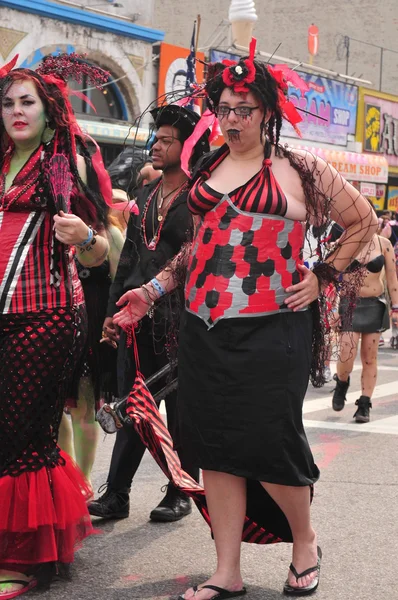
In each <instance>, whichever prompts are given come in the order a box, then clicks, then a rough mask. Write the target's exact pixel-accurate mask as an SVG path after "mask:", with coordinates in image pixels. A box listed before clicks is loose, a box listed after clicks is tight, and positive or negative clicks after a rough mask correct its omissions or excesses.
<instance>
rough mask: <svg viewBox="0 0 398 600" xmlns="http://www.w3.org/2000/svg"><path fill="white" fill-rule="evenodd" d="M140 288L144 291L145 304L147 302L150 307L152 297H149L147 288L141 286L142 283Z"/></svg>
mask: <svg viewBox="0 0 398 600" xmlns="http://www.w3.org/2000/svg"><path fill="white" fill-rule="evenodd" d="M141 289H142V291H143V292H144V296H145V298H146V300H147V304H148V306H149V307H152V306H153V305H154V301H153V300H152V298H151V297H150V295H149V292H148V290H147V289H146V287H145V286H143V285H142V286H141Z"/></svg>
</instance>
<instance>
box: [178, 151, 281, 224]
mask: <svg viewBox="0 0 398 600" xmlns="http://www.w3.org/2000/svg"><path fill="white" fill-rule="evenodd" d="M228 154H229V148H228V146H227V145H225V146H223V147H222V148H221V149H220V150H219V151H218V152H217V153H216V154H215V156H214V161H210V163H211V164H208V163H205V165H204V167H203V169H201V170H200V173H199V177H198V178H196V179H195V181H194V183H193V186H192V188H191V191H190V194H189V197H188V206H189V209H190V210H191V212H192V213H194V214H197V215H202V214H204V213H206V212H207V211H209V210H212V209H213V208H214V207H215V206H216V205H217V204H218V203H219V201H220V200H221V198H223V196H224V195H225V194H223V193H221V192H217V191H216V190H214V189H213V188H212V187H211V186H210V185H209V184H208V183H207V179H209V178H210V176H211V173H212V172H213V171H214V170H215V169H216V168H217V167H218V165H220V163H221V162H222V161H223V160H224V159H225V158H226V156H227V155H228ZM271 165H272V161H271V160H270V158H265V159H264V161H263V165H262V167H261V169H260V170H259V171H258V172H257V173H256V174H255V175H253V177H251V179H249V180H248V181H247V182H246V183H244V184H243V185H241V186H239V187H238V188H236V189H235V190H233V191H232V192H229V193H228V196H229V198H230V199H231V201H232V203H233V204H234V206H236V208H238V209H239V210H242V211H245V212H253V213H260V214H270V215H278V216H282V217H283V216H284V215H285V214H286V210H287V200H286V196H285V194H284V193H283V192H282V190H281V188H280V186H279V184H278V182H277V181H276V179H275V177H274V174H273V172H272V169H271Z"/></svg>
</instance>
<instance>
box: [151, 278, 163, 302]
mask: <svg viewBox="0 0 398 600" xmlns="http://www.w3.org/2000/svg"><path fill="white" fill-rule="evenodd" d="M149 283H150V284H151V286H152V287H153V289H154V290H155V291H156V292H158V294H159V295H160V298H161V297H162V296H164V295H165V293H166V290H165V289H164V287H163V286H162V285H161V284H160V283H159V281H158V280H157V279H156V277H154V278H153V279H151V281H150V282H149Z"/></svg>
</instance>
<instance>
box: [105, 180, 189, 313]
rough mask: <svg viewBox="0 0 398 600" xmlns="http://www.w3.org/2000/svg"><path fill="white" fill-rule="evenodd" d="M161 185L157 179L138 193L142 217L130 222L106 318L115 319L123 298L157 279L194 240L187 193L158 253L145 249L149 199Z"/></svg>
mask: <svg viewBox="0 0 398 600" xmlns="http://www.w3.org/2000/svg"><path fill="white" fill-rule="evenodd" d="M158 183H159V179H156V180H155V181H153V182H152V183H150V184H148V185H146V186H145V187H143V188H141V189H140V190H138V192H137V198H136V200H137V204H138V208H139V211H140V212H139V215H133V214H131V215H130V218H129V222H128V225H127V234H126V241H125V243H124V246H123V250H122V253H121V255H120V260H119V265H118V268H117V272H116V276H115V280H114V282H113V283H112V285H111V288H110V291H109V301H108V308H107V313H106V316H107V317H113V315H114V314H115V313H116V312H118V311H119V310H120V308H119V307H117V306H116V302H117V301H118V300H119V298H120V296H122V295H123V294H124V293H125V292H127V291H128V290H132V289H134V288H137V287H140V286H141V285H142V284H143V283H147V282H148V281H150V280H151V279H152V278H153V277H155V275H157V274H158V273H159V271H161V270H162V268H163V267H164V266H165V265H166V263H167V262H168V261H169V260H170V259H172V258H173V257H174V256H176V254H178V252H179V251H180V249H181V246H182V245H183V244H184V242H186V241H187V240H189V239H191V236H192V215H191V213H190V212H189V210H188V207H187V195H188V192H187V191H185V192H183V193H182V194H181V196H179V197H178V198H177V199H176V200H175V201H174V202H173V204H172V206H171V207H170V209H169V211H168V213H167V216H166V219H165V221H164V224H163V228H162V231H161V235H160V239H159V241H158V244H157V247H156V249H155V250H153V251H152V250H148V248H147V247H146V245H145V243H144V241H143V239H142V231H141V220H142V215H143V211H144V208H145V205H146V202H147V200H148V197H149V195H150V194H151V192H152V191H153V189H154V188H155V187H156V185H157V184H158ZM151 204H152V207H154V203H151ZM149 216H150V214H149V213H148V217H149ZM148 220H149V219H147V221H148ZM148 241H149V240H148Z"/></svg>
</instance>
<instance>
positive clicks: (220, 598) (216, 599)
mask: <svg viewBox="0 0 398 600" xmlns="http://www.w3.org/2000/svg"><path fill="white" fill-rule="evenodd" d="M201 590H214V591H215V592H218V593H217V595H216V596H213V598H211V600H227V598H237V597H238V596H244V595H245V594H246V592H247V590H246V588H242V589H241V590H239V591H238V592H230V591H228V590H225V589H224V588H220V587H218V586H217V585H202V587H201V588H198V586H197V585H194V587H193V591H194V592H195V594H196V592H200V591H201ZM178 600H185V599H184V596H178Z"/></svg>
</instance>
